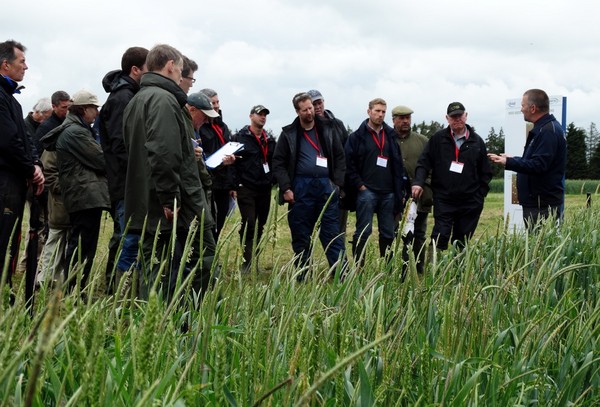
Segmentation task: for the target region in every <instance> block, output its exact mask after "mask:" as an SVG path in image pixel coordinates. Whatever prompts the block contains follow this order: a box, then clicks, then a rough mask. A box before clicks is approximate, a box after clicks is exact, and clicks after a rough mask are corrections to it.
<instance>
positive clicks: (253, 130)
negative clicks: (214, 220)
mask: <svg viewBox="0 0 600 407" xmlns="http://www.w3.org/2000/svg"><path fill="white" fill-rule="evenodd" d="M269 113H270V112H269V109H267V108H266V107H264V106H263V105H256V106H254V107H253V108H252V109H251V110H250V125H248V126H244V127H243V128H242V129H241V130H240V131H239V132H238V133H237V134H235V135H234V136H233V139H234V140H235V141H238V142H240V143H242V144H243V145H244V149H243V150H242V151H239V152H238V153H236V154H237V156H238V157H237V158H236V160H235V164H234V167H233V179H234V184H235V185H236V196H237V203H238V207H239V208H240V214H241V215H242V227H241V228H240V241H241V242H242V246H243V248H244V263H243V264H242V273H246V272H249V271H250V267H251V265H252V258H253V257H254V256H253V254H254V247H253V246H254V244H255V240H254V235H255V234H256V244H258V242H260V238H261V236H262V232H263V228H264V226H265V223H267V218H268V217H269V209H270V207H271V189H272V187H273V175H272V174H273V173H272V172H271V167H272V158H273V151H274V150H275V140H274V139H273V137H271V136H269V135H267V132H266V131H265V130H264V127H265V124H266V122H267V115H268V114H269ZM255 263H256V264H258V261H257V260H255Z"/></svg>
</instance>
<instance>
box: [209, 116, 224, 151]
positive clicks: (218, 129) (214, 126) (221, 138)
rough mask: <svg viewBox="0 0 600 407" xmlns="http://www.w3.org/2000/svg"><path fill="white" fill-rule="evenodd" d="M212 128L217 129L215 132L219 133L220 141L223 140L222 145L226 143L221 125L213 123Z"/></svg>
mask: <svg viewBox="0 0 600 407" xmlns="http://www.w3.org/2000/svg"><path fill="white" fill-rule="evenodd" d="M212 128H213V130H214V131H215V133H217V136H218V137H219V141H220V142H221V146H223V145H225V138H224V137H223V129H222V128H221V127H219V125H218V124H217V123H214V122H213V123H212Z"/></svg>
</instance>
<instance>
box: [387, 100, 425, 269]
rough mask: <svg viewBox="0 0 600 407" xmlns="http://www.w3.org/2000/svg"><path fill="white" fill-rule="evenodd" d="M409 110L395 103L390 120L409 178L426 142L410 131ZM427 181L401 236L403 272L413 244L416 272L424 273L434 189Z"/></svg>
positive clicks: (423, 138)
mask: <svg viewBox="0 0 600 407" xmlns="http://www.w3.org/2000/svg"><path fill="white" fill-rule="evenodd" d="M412 114H413V110H412V109H411V108H410V107H407V106H396V107H395V108H394V109H392V121H393V123H394V130H396V133H398V136H399V137H398V138H397V142H398V144H399V145H400V150H401V151H402V163H403V164H404V168H405V169H406V173H407V175H408V178H409V181H410V182H411V183H412V180H413V179H414V178H415V169H416V168H417V161H418V160H419V157H420V156H421V153H422V152H423V148H425V145H426V144H427V141H429V140H428V139H427V137H425V136H424V135H422V134H420V133H417V132H415V131H412V127H411V123H412ZM426 182H427V183H426V184H425V185H424V188H423V190H424V191H423V195H421V198H420V199H419V201H418V202H417V214H416V218H415V219H414V231H412V233H407V234H406V235H405V236H403V237H402V240H403V248H402V260H403V261H404V264H403V267H402V271H403V273H402V275H403V276H404V274H405V272H406V264H407V262H408V246H409V245H412V250H413V253H414V255H415V259H416V260H417V272H418V273H423V269H424V266H425V250H426V247H425V240H426V237H425V235H426V233H427V216H428V215H429V213H430V212H431V207H432V205H433V192H432V191H431V187H430V186H429V182H430V179H427V181H426Z"/></svg>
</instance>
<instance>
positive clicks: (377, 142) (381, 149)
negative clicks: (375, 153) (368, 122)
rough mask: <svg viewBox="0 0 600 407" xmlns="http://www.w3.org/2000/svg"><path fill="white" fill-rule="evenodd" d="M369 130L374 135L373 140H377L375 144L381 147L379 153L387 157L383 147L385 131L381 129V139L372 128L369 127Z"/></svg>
mask: <svg viewBox="0 0 600 407" xmlns="http://www.w3.org/2000/svg"><path fill="white" fill-rule="evenodd" d="M369 132H370V133H371V136H373V141H374V142H375V145H376V146H377V148H379V155H380V156H381V157H385V156H384V155H383V148H384V147H385V134H384V133H383V129H381V131H380V134H381V141H380V140H379V136H377V133H375V132H374V131H373V130H371V129H369Z"/></svg>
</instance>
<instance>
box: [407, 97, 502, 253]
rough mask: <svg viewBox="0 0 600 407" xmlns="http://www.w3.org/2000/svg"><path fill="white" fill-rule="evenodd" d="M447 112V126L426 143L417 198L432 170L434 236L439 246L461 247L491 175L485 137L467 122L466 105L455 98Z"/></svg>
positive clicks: (418, 171) (415, 184) (416, 184)
mask: <svg viewBox="0 0 600 407" xmlns="http://www.w3.org/2000/svg"><path fill="white" fill-rule="evenodd" d="M446 112H447V114H446V119H447V120H448V127H446V128H444V129H442V130H439V131H438V132H437V133H435V134H434V135H433V136H432V137H431V139H430V140H429V142H428V143H427V145H426V146H425V148H424V149H423V153H422V154H421V157H420V158H419V161H418V162H417V168H416V170H415V178H414V180H413V183H412V185H413V186H412V195H413V199H415V200H419V199H420V198H421V197H422V195H423V189H424V186H425V182H426V179H427V177H428V176H429V175H431V188H432V189H433V207H434V211H433V218H434V226H433V232H432V234H431V239H432V244H434V242H435V244H436V245H437V248H438V249H440V250H445V249H447V248H448V243H449V242H450V241H452V242H457V243H458V245H459V247H462V246H464V244H465V242H466V241H467V240H468V239H470V238H471V237H472V236H473V234H474V233H475V229H476V228H477V223H478V222H479V216H480V215H481V211H482V210H483V202H484V200H485V197H486V195H487V193H488V191H489V189H490V188H489V183H490V181H491V179H492V170H491V168H490V164H489V160H488V158H487V149H486V147H485V142H484V141H483V139H482V138H481V137H480V136H479V135H478V134H477V133H475V130H474V129H473V128H472V127H471V126H469V125H468V124H466V122H467V115H468V114H467V112H466V110H465V107H464V105H463V104H462V103H460V102H452V103H450V104H449V105H448V109H447V110H446Z"/></svg>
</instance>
